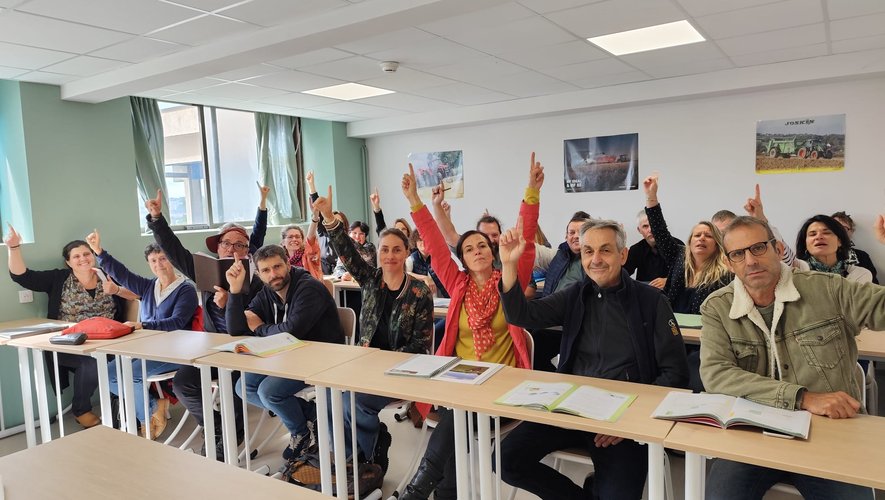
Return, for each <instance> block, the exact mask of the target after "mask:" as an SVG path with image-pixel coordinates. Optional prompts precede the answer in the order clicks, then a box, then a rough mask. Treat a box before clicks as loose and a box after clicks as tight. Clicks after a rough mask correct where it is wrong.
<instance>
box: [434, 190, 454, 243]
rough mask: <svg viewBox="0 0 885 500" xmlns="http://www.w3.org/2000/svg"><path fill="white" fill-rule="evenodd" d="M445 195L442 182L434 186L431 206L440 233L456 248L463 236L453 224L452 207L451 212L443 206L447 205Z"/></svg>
mask: <svg viewBox="0 0 885 500" xmlns="http://www.w3.org/2000/svg"><path fill="white" fill-rule="evenodd" d="M445 193H446V189H445V185H443V183H442V182H440V183H439V185H438V186H434V187H433V195H432V197H431V204H432V205H433V216H434V218H435V219H436V225H437V227H439V231H440V233H442V235H443V237H445V240H446V244H447V245H449V246H450V247H453V248H454V247H455V246H456V245H457V244H458V239H460V238H461V234H460V233H458V230H457V229H455V225H454V224H452V217H451V207H449V210H446V209H445V206H444V205H443V203H445V196H446V195H445Z"/></svg>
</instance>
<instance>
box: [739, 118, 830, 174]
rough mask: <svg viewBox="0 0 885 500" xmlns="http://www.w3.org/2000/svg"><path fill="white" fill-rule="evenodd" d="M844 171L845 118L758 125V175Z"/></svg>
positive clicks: (773, 121) (810, 119)
mask: <svg viewBox="0 0 885 500" xmlns="http://www.w3.org/2000/svg"><path fill="white" fill-rule="evenodd" d="M843 168H845V115H844V114H843V115H824V116H812V117H802V118H787V119H783V120H764V121H758V122H756V173H758V174H787V173H802V172H822V171H832V170H842V169H843Z"/></svg>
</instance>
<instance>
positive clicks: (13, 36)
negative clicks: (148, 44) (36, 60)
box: [0, 12, 132, 53]
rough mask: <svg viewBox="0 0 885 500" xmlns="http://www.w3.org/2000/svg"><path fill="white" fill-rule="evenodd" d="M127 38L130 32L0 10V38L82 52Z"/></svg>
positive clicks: (129, 36) (34, 45) (45, 47)
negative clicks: (0, 11)
mask: <svg viewBox="0 0 885 500" xmlns="http://www.w3.org/2000/svg"><path fill="white" fill-rule="evenodd" d="M129 38H132V35H128V34H125V33H119V32H116V31H109V30H106V29H102V28H92V27H89V26H83V25H81V24H75V23H68V22H64V21H57V20H55V19H49V18H46V17H40V16H34V15H31V14H24V13H21V12H3V13H2V14H0V41H3V42H11V43H17V44H20V45H30V46H32V47H40V48H44V49H54V50H64V51H67V52H76V53H84V52H89V51H92V50H95V49H99V48H101V47H105V46H108V45H111V44H114V43H117V42H121V41H123V40H126V39H129Z"/></svg>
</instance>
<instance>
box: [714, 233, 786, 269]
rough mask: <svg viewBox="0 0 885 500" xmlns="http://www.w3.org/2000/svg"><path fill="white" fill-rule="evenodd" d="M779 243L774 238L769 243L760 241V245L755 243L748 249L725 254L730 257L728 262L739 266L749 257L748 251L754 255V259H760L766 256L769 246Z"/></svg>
mask: <svg viewBox="0 0 885 500" xmlns="http://www.w3.org/2000/svg"><path fill="white" fill-rule="evenodd" d="M775 241H777V240H775V239H774V238H772V239H770V240H768V241H760V242H759V243H753V244H752V245H750V246H748V247H746V248H740V249H738V250H732V251H730V252H728V253H726V254H725V256H726V257H728V260H730V261H731V262H733V263H735V264H737V263H738V262H743V261H744V258H745V257H746V256H747V253H746V252H747V250H749V251H750V253H751V254H753V257H759V256H761V255H762V254H764V253H765V252H766V251H767V250H768V245H774V242H775Z"/></svg>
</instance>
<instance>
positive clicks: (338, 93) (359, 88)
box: [301, 83, 394, 101]
mask: <svg viewBox="0 0 885 500" xmlns="http://www.w3.org/2000/svg"><path fill="white" fill-rule="evenodd" d="M301 93H302V94H310V95H318V96H320V97H330V98H332V99H339V100H341V101H353V100H354V99H365V98H366V97H375V96H379V95H385V94H393V93H394V92H393V91H392V90H387V89H380V88H378V87H370V86H368V85H361V84H359V83H342V84H341V85H332V86H331V87H323V88H319V89H313V90H304V91H302V92H301Z"/></svg>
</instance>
